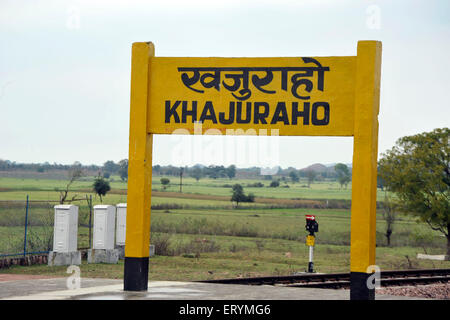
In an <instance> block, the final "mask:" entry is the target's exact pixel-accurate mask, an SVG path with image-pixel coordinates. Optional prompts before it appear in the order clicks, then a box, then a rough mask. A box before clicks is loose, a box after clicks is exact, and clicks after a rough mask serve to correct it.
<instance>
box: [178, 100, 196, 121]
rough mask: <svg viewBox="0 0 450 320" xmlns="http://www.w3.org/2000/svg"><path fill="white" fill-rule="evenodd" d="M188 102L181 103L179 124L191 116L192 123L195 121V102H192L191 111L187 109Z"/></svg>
mask: <svg viewBox="0 0 450 320" xmlns="http://www.w3.org/2000/svg"><path fill="white" fill-rule="evenodd" d="M187 105H188V102H187V101H183V105H182V107H181V122H182V123H186V122H187V121H186V118H187V116H191V118H192V123H194V122H195V121H197V101H192V109H191V110H188V109H187Z"/></svg>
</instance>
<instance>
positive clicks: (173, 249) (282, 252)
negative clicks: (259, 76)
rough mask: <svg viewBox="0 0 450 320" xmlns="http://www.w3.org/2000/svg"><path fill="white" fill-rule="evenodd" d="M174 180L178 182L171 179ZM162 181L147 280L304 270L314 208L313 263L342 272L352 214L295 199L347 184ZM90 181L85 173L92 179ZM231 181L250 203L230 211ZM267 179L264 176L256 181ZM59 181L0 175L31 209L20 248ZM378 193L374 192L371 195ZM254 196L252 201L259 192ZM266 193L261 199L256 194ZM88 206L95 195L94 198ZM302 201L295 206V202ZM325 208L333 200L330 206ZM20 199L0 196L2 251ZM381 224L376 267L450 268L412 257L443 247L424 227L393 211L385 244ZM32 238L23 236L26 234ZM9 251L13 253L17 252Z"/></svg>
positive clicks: (84, 242)
mask: <svg viewBox="0 0 450 320" xmlns="http://www.w3.org/2000/svg"><path fill="white" fill-rule="evenodd" d="M169 178H170V179H171V181H172V183H175V182H176V181H177V179H176V178H173V177H169ZM159 179H160V177H158V176H154V177H153V186H152V187H153V190H154V191H153V197H152V208H153V209H152V214H151V222H152V223H151V231H152V233H151V234H152V243H154V244H155V245H157V248H159V252H158V251H157V254H158V255H157V256H155V257H152V258H151V260H150V279H153V280H184V281H186V280H203V279H213V278H215V279H218V278H231V277H237V276H258V275H283V274H291V273H293V272H300V271H304V270H305V268H306V266H307V259H308V248H307V247H306V246H305V244H304V242H305V235H306V232H305V230H304V224H305V218H304V216H305V214H314V215H316V217H317V220H318V222H319V225H320V226H319V233H318V234H317V240H316V248H315V266H316V268H317V271H319V272H348V270H349V263H350V247H349V244H350V210H349V208H346V206H343V207H342V208H341V209H339V208H340V207H339V208H337V207H335V208H334V209H325V208H320V209H319V208H315V207H314V206H312V205H311V204H313V203H314V201H310V202H308V201H306V202H305V201H304V200H295V199H300V198H301V199H329V202H330V204H332V203H333V201H337V200H336V199H341V200H347V202H342V203H344V204H345V203H347V204H348V199H350V196H351V189H347V190H345V189H340V188H339V186H338V185H337V184H336V183H329V182H321V183H314V184H312V185H311V188H307V187H305V186H304V185H305V183H304V182H303V181H302V182H300V183H297V184H294V185H293V184H289V185H290V188H268V187H263V188H249V187H245V186H246V185H247V184H250V183H254V182H255V180H250V179H247V180H231V181H230V180H229V179H217V180H213V179H202V180H200V182H196V181H195V180H194V179H192V178H189V177H186V178H184V179H183V181H184V186H183V193H182V194H180V193H178V186H176V185H171V186H170V187H169V188H168V189H167V190H166V191H161V185H160V183H159ZM91 180H92V179H91ZM91 180H89V179H86V181H79V182H76V183H75V184H74V186H73V188H74V190H73V191H72V192H71V193H70V194H69V197H72V196H74V195H75V194H78V195H79V196H82V197H84V196H85V194H90V195H93V194H92V193H91V192H90V190H91V185H92V181H91ZM114 180H115V181H114V182H113V183H112V187H113V189H112V190H111V192H110V193H109V194H108V195H107V196H106V197H104V203H107V204H117V203H120V202H126V190H125V189H126V183H123V182H121V181H118V179H117V180H116V177H114ZM236 182H239V183H241V184H242V185H244V189H245V192H246V193H248V192H253V193H254V194H255V195H256V196H257V198H256V200H257V201H256V202H255V203H245V204H241V205H240V206H239V208H233V206H232V204H231V202H230V201H229V200H227V199H228V198H229V197H230V196H231V188H230V187H228V186H226V185H231V184H233V183H236ZM262 182H263V183H264V184H265V185H268V184H269V181H262ZM64 185H65V181H61V180H35V179H15V178H0V190H1V191H0V200H21V201H23V200H25V196H26V195H27V194H28V195H29V196H30V199H31V200H41V201H44V202H42V203H36V202H31V203H30V208H29V230H28V231H29V237H28V240H29V242H28V243H27V246H28V248H38V247H39V246H45V244H46V243H48V242H46V241H45V240H46V239H48V237H51V235H52V231H53V227H52V224H53V221H52V219H53V209H52V206H53V205H54V203H52V204H51V205H48V204H45V201H48V200H57V199H58V198H59V192H57V191H55V188H62V187H64ZM380 195H381V196H384V194H383V193H382V192H379V197H380ZM258 197H259V198H258ZM261 197H264V198H261ZM93 198H94V205H95V204H98V203H99V199H98V198H96V197H95V196H93ZM302 201H303V202H302ZM295 203H297V204H298V203H303V204H305V203H307V204H309V205H310V208H302V207H299V208H291V207H289V206H291V205H292V204H295ZM78 205H79V214H80V215H79V221H80V223H81V224H82V225H81V226H80V227H79V231H78V235H79V236H78V247H79V248H86V247H88V246H89V235H88V228H86V224H87V222H88V214H89V210H88V207H87V206H86V203H85V202H79V203H78ZM330 207H332V206H330ZM24 217H25V206H24V202H20V203H13V202H4V201H0V239H1V240H0V253H12V252H14V251H15V252H20V251H21V250H23V235H24V225H23V224H24ZM384 228H385V222H384V221H383V219H382V217H381V213H380V212H379V213H378V214H377V252H376V253H377V264H378V265H379V266H380V267H381V269H382V270H383V269H384V270H388V269H407V268H431V267H436V268H438V267H442V268H444V267H446V268H449V267H450V263H449V262H440V261H434V262H433V261H426V260H417V259H416V258H415V257H416V255H417V253H419V252H420V253H423V252H424V250H426V251H427V252H428V253H429V254H442V253H443V252H445V251H444V250H445V245H446V242H445V239H444V238H443V237H442V236H441V235H440V234H439V233H438V232H434V231H432V230H430V229H429V227H428V226H426V225H424V224H421V223H416V222H415V220H414V219H413V218H411V217H410V216H399V219H398V221H397V222H396V223H395V225H394V233H393V235H392V246H391V247H387V246H386V239H385V237H384V234H383V233H384ZM30 235H31V236H30ZM15 252H14V253H15ZM1 272H2V273H22V274H46V275H58V276H64V277H66V276H67V274H66V268H65V267H48V266H42V265H41V266H39V265H36V266H30V267H23V266H14V267H11V268H10V269H2V271H1ZM81 272H82V277H104V278H121V277H122V276H123V262H122V261H121V262H119V264H117V265H106V264H95V265H92V264H90V265H89V264H87V263H85V262H83V264H82V266H81Z"/></svg>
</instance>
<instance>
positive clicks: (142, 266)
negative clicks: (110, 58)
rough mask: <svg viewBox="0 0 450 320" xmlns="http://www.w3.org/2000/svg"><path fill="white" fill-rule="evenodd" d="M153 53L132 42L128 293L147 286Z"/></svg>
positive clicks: (144, 44) (145, 45)
mask: <svg viewBox="0 0 450 320" xmlns="http://www.w3.org/2000/svg"><path fill="white" fill-rule="evenodd" d="M154 54H155V48H154V45H153V43H151V42H137V43H133V46H132V58H131V95H130V137H129V156H128V194H127V223H126V240H125V267H124V290H127V291H145V290H147V286H148V261H149V245H150V205H151V183H152V140H153V135H152V134H148V130H147V112H148V105H147V104H148V95H149V83H148V82H149V72H150V69H149V64H150V57H152V56H154Z"/></svg>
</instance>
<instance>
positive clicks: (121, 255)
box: [116, 244, 155, 260]
mask: <svg viewBox="0 0 450 320" xmlns="http://www.w3.org/2000/svg"><path fill="white" fill-rule="evenodd" d="M116 250H117V251H119V259H120V260H123V259H125V246H120V245H116ZM154 255H155V245H153V244H151V245H150V249H149V252H148V256H149V257H153V256H154Z"/></svg>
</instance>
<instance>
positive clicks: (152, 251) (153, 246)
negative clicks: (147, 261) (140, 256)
mask: <svg viewBox="0 0 450 320" xmlns="http://www.w3.org/2000/svg"><path fill="white" fill-rule="evenodd" d="M154 255H155V245H154V244H151V245H150V250H149V252H148V256H149V257H153V256H154Z"/></svg>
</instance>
